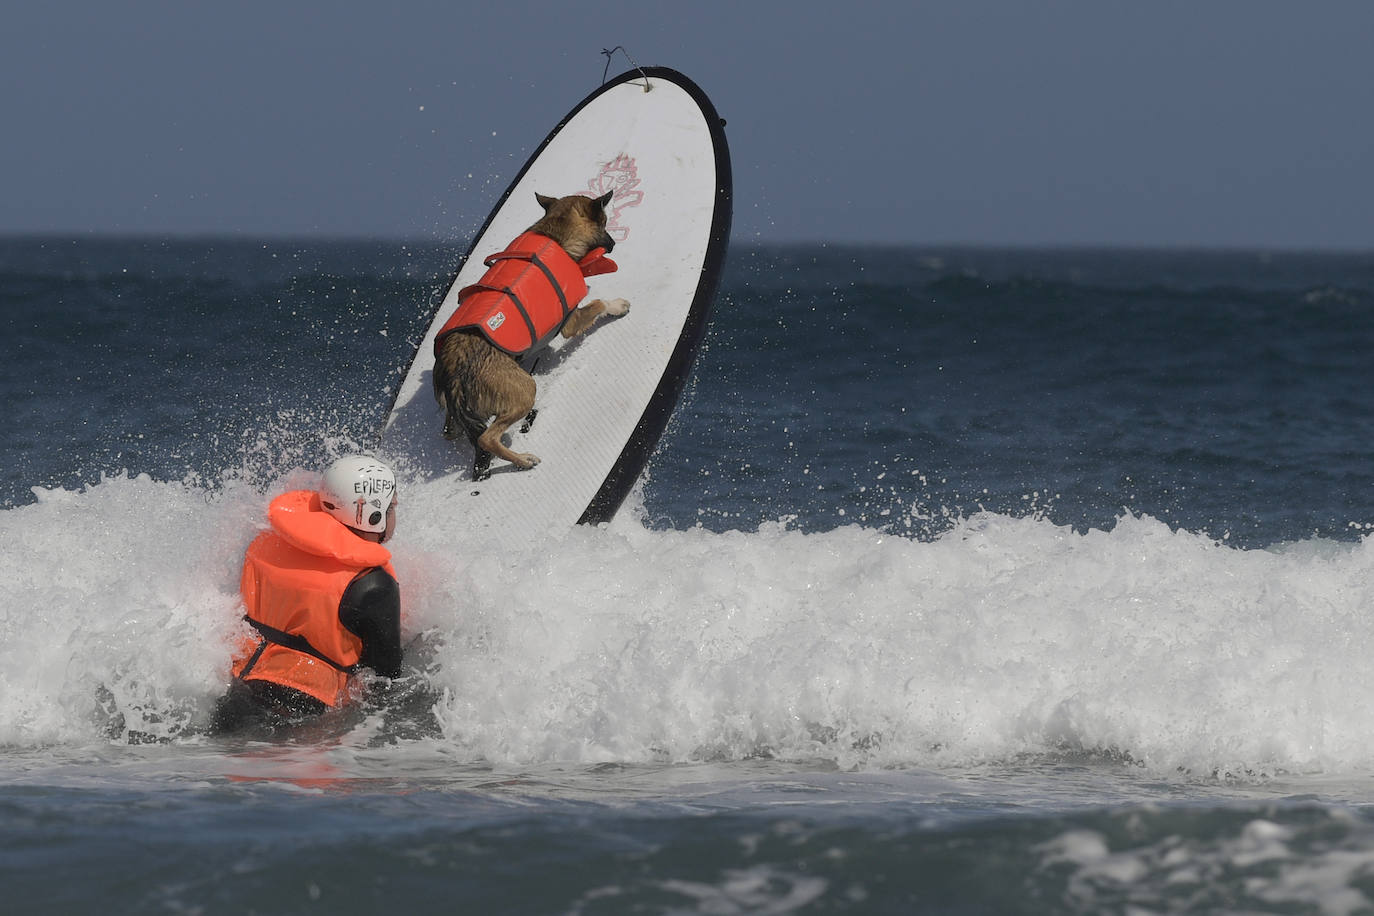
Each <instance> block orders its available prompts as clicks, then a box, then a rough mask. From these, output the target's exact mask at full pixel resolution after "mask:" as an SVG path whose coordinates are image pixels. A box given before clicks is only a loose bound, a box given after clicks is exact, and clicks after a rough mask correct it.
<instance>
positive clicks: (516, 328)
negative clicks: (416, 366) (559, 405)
mask: <svg viewBox="0 0 1374 916" xmlns="http://www.w3.org/2000/svg"><path fill="white" fill-rule="evenodd" d="M611 196H612V195H611V194H606V195H604V196H602V197H598V198H592V197H584V196H582V195H578V194H574V195H570V196H568V197H560V198H552V197H546V196H544V195H543V194H536V195H535V197H536V199H537V200H538V201H539V205H540V206H541V207H543V208H544V217H543V218H542V219H540V220H539V221H538V222H536V223H535V224H534V225H533V226H531V227H530V228H529V229H528V230H526V232H525V234H523V235H521V236H520V237H519V238H517V239H516V240H515V241H514V242H512V243H511V250H509V251H506V252H502V253H500V254H496V255H493V256H492V257H491V258H489V259H488V260H487V262H486V263H487V264H488V265H492V269H491V270H488V271H487V274H486V275H485V276H483V278H482V280H481V281H479V282H478V283H477V284H475V285H474V286H469V287H467V288H465V289H463V290H461V291H460V292H459V294H458V296H459V300H460V302H461V303H462V305H460V307H459V309H458V311H456V312H455V313H454V315H453V317H451V318H450V319H449V321H448V323H447V324H446V325H445V326H444V328H443V329H442V330H441V331H440V332H439V335H438V337H437V338H436V339H435V345H434V348H435V353H434V396H435V398H436V399H437V400H438V401H439V403H440V404H441V405H442V406H443V407H444V412H445V421H444V438H446V439H456V438H457V437H458V434H459V431H460V430H461V431H462V432H463V433H465V434H466V435H467V437H468V440H469V441H471V443H472V446H473V449H474V450H475V452H476V455H475V458H474V461H473V479H474V480H481V479H483V478H485V477H488V476H490V473H491V472H490V470H489V467H490V464H491V458H492V456H493V455H495V456H496V457H498V458H502V459H504V460H506V461H509V462H510V463H511V464H513V465H515V466H516V467H519V468H532V467H534V466H535V465H536V464H538V463H539V457H538V456H537V455H531V454H528V453H521V452H515V451H512V450H511V449H510V448H509V447H508V446H506V445H505V444H504V443H503V442H502V441H501V437H502V436H504V435H505V433H506V430H508V429H509V428H510V427H511V426H512V425H514V424H515V423H516V422H517V421H518V420H520V419H521V418H526V419H527V423H526V425H525V427H524V430H528V428H529V425H528V424H529V423H531V422H533V420H534V413H535V411H534V395H535V382H534V378H533V377H532V376H531V375H530V374H529V372H528V371H527V370H526V367H528V366H529V365H530V364H531V363H532V362H533V360H534V358H536V357H537V356H538V355H539V354H540V353H541V352H542V351H543V350H544V349H546V348H547V345H548V342H549V341H550V340H551V339H552V338H553V337H554V335H555V334H562V336H563V337H564V338H571V337H576V336H577V335H578V334H581V333H583V332H584V331H586V330H588V329H589V328H590V327H591V326H592V325H593V324H595V323H596V321H597V319H599V318H601V317H602V316H603V315H623V314H625V312H626V311H628V310H629V308H630V304H629V303H628V302H626V301H625V300H624V299H612V300H611V301H609V302H606V301H603V300H601V299H594V300H592V301H591V302H588V303H587V304H586V305H584V306H582V307H580V308H575V306H576V305H577V302H578V301H579V300H580V299H581V298H582V296H584V295H586V283H585V282H583V280H582V274H584V273H585V274H591V273H602V272H606V271H608V270H614V269H615V265H614V264H613V263H612V262H610V261H606V260H605V259H604V258H600V255H599V253H598V251H597V249H604V251H607V252H609V251H610V250H612V249H613V248H614V247H615V241H614V240H613V239H612V238H611V236H610V235H609V234H608V233H607V232H606V205H607V204H608V203H610V201H611ZM549 240H552V242H553V243H554V244H550V242H549ZM541 246H542V247H541ZM598 259H599V260H598ZM598 265H599V266H598ZM606 265H609V266H606ZM498 271H501V273H498ZM469 300H472V301H469Z"/></svg>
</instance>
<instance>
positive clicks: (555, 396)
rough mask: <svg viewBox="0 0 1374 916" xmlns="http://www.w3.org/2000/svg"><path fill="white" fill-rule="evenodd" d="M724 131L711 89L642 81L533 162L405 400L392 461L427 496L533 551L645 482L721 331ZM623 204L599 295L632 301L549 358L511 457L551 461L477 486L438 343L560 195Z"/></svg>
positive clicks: (392, 419) (462, 276)
mask: <svg viewBox="0 0 1374 916" xmlns="http://www.w3.org/2000/svg"><path fill="white" fill-rule="evenodd" d="M724 123H725V122H724V121H723V120H721V118H720V116H719V115H718V114H717V113H716V110H715V108H714V106H713V105H712V104H711V102H710V100H709V99H708V98H707V97H706V94H705V93H704V92H703V91H702V90H701V88H700V87H699V86H697V85H696V84H695V83H693V82H692V81H691V80H689V79H688V78H687V77H685V76H683V75H682V74H681V73H678V72H676V71H674V70H671V69H668V68H666V67H644V68H638V67H637V68H635V69H633V70H630V71H627V72H626V73H623V74H621V75H620V76H618V77H615V78H613V79H611V80H610V81H608V82H605V83H603V84H602V85H601V86H600V87H598V88H597V89H596V90H595V91H593V92H592V93H591V94H590V95H588V96H587V97H586V98H584V99H583V100H582V101H581V102H579V103H578V104H577V105H576V106H575V107H574V108H573V109H572V111H570V112H569V113H568V115H567V116H566V117H564V118H563V119H562V120H561V121H560V122H559V123H558V124H557V126H555V127H554V129H553V130H552V131H551V132H550V133H549V135H548V137H547V138H545V140H544V142H543V143H542V144H540V146H539V147H538V149H536V150H535V152H534V154H533V155H532V156H531V157H530V159H529V161H528V162H526V163H525V165H524V167H523V168H522V169H521V170H520V172H519V173H518V174H517V175H516V177H515V179H514V180H513V181H512V182H511V184H510V187H508V188H507V189H506V191H505V193H504V194H503V195H502V196H501V198H500V200H499V202H498V203H497V205H496V207H495V209H494V210H492V212H491V214H490V215H489V216H488V217H487V219H486V222H485V223H484V224H483V225H482V227H481V229H480V230H479V231H478V232H477V234H476V236H475V237H474V240H473V243H472V245H471V247H470V248H469V249H468V251H467V254H466V255H465V256H464V257H463V259H462V261H461V262H460V263H459V266H458V269H457V274H456V275H455V276H454V278H453V280H452V282H451V283H450V284H449V286H448V292H447V294H446V295H445V297H444V299H443V301H442V302H441V303H440V304H439V306H438V307H437V308H436V309H435V310H434V312H433V313H432V314H431V316H430V321H429V329H428V332H427V333H426V335H425V336H424V338H423V339H422V340H420V342H419V344H418V346H417V347H416V351H415V354H414V356H413V358H412V359H411V362H410V365H409V367H408V369H407V370H406V372H405V374H404V378H403V379H402V381H401V383H400V385H399V386H398V388H397V389H396V393H395V396H394V398H393V400H392V404H391V407H390V408H389V409H388V411H387V414H386V417H385V419H384V421H383V424H382V429H381V432H380V436H379V445H378V453H379V455H380V456H381V457H383V458H386V459H387V460H389V461H391V462H392V464H393V465H394V466H395V467H396V470H397V472H398V473H399V474H401V475H402V477H403V479H408V480H411V481H414V482H416V483H418V484H421V485H423V487H424V494H423V495H424V498H425V499H426V500H439V501H442V502H443V503H444V504H445V509H446V510H451V512H452V515H453V518H454V519H455V524H462V525H464V526H466V527H467V528H468V529H469V530H473V531H481V532H483V533H484V535H485V536H487V537H490V538H493V539H495V540H498V541H502V542H516V543H528V542H530V541H531V540H537V539H541V538H543V537H546V536H549V535H556V534H557V533H558V532H560V531H566V530H568V529H570V528H571V526H573V525H575V524H598V523H601V522H605V521H608V520H610V519H611V518H612V517H613V516H614V515H615V513H616V511H617V510H618V509H619V507H620V506H621V504H622V503H623V502H624V500H625V498H626V496H628V495H629V493H630V490H631V489H632V487H633V486H634V484H635V481H636V480H637V479H638V478H639V476H640V474H641V473H643V471H644V468H645V466H646V465H647V464H648V461H649V458H650V456H651V454H652V453H653V450H654V448H655V447H656V445H657V444H658V441H659V438H660V437H661V436H662V434H663V431H664V429H665V428H666V427H667V425H668V421H669V418H670V416H671V414H672V411H673V409H674V407H675V406H676V405H677V403H678V399H679V397H680V395H681V393H682V389H683V386H684V385H685V384H686V382H687V379H688V376H689V373H690V371H691V367H692V363H693V360H694V358H695V357H696V353H697V350H698V348H699V346H700V344H701V340H702V337H703V336H704V334H705V330H706V325H707V320H708V317H709V313H710V310H711V306H712V302H713V301H714V299H715V294H716V289H717V286H718V283H719V279H720V272H721V269H722V266H723V263H724V260H725V253H726V248H727V245H728V242H729V235H730V220H731V194H732V187H731V173H730V156H729V149H728V147H727V145H726V141H725V131H724ZM607 192H613V196H612V198H611V201H610V203H609V204H608V205H607V207H606V213H607V217H608V221H607V227H606V228H607V231H608V232H609V233H610V234H611V236H612V238H614V239H615V242H616V244H615V249H614V251H613V252H612V259H613V260H614V261H615V262H616V264H617V265H619V269H618V270H617V271H616V272H614V273H608V274H604V275H600V276H594V277H590V278H588V281H587V282H588V286H589V287H590V292H589V294H588V296H587V298H586V300H584V301H590V300H591V299H594V298H601V299H616V298H623V299H627V300H629V302H630V310H629V312H628V313H627V314H625V315H624V316H621V317H616V318H603V319H602V320H601V321H600V322H598V323H597V325H596V326H595V327H593V328H592V329H591V330H590V331H588V332H587V333H585V334H583V335H580V336H578V337H576V338H574V339H573V340H571V341H564V340H563V339H562V338H561V337H558V338H556V342H555V344H554V348H553V350H552V351H551V352H550V353H548V354H546V355H545V356H544V357H543V358H541V360H540V362H539V363H538V365H537V366H536V367H535V368H534V371H533V375H534V378H535V381H536V384H537V386H538V392H537V394H536V398H535V409H536V411H537V417H536V419H535V421H534V422H533V424H532V425H531V426H530V427H529V428H528V429H527V430H521V428H520V427H519V426H516V427H512V429H511V432H510V434H509V436H508V438H509V442H510V446H511V448H513V449H514V450H515V451H518V452H532V453H534V454H536V455H538V456H539V458H540V464H538V465H536V466H535V467H534V468H531V469H530V470H520V469H517V468H515V467H513V466H511V465H508V464H506V463H505V462H503V461H501V460H500V459H496V460H494V461H493V463H492V467H491V476H490V477H488V478H486V479H484V480H480V481H474V480H473V475H472V464H473V453H472V448H471V446H470V445H469V444H468V442H467V440H466V438H463V439H462V440H461V441H458V442H452V441H448V440H445V439H444V438H443V436H442V430H443V426H444V413H443V410H442V408H441V407H440V405H439V404H438V402H437V401H436V400H435V398H434V393H433V381H432V379H433V365H434V338H435V335H436V333H437V332H438V331H439V329H440V328H441V327H442V326H443V324H444V322H445V321H447V319H448V317H449V315H451V314H452V312H453V310H454V309H455V308H457V305H458V291H459V290H460V289H462V288H463V287H465V286H467V285H469V284H471V283H473V282H475V281H476V280H477V279H478V278H479V277H481V275H482V274H483V273H484V272H485V270H486V267H485V265H484V264H483V261H484V260H485V259H486V258H487V257H489V256H491V255H492V254H495V253H497V252H499V251H502V250H504V248H505V247H506V245H507V244H508V243H509V242H510V241H511V240H513V239H514V238H515V237H516V236H518V235H519V234H520V233H521V232H523V231H525V230H526V229H528V228H529V227H530V226H531V225H532V224H533V223H534V222H535V221H536V220H538V219H539V218H540V216H542V215H543V210H542V208H541V207H540V206H539V204H538V202H537V200H536V193H538V194H544V195H546V196H550V197H562V196H565V195H568V194H579V193H580V194H587V195H589V196H593V197H600V196H602V195H603V194H605V193H607Z"/></svg>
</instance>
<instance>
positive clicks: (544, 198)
mask: <svg viewBox="0 0 1374 916" xmlns="http://www.w3.org/2000/svg"><path fill="white" fill-rule="evenodd" d="M534 199H535V200H537V201H539V206H541V207H543V208H544V212H545V213H547V212H549V207H552V206H553V205H554V204H556V203H558V198H557V197H549V196H548V195H547V194H540V193H539V192H538V191H535V192H534Z"/></svg>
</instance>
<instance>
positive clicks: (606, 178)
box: [586, 153, 644, 242]
mask: <svg viewBox="0 0 1374 916" xmlns="http://www.w3.org/2000/svg"><path fill="white" fill-rule="evenodd" d="M638 187H639V166H638V165H636V164H635V160H634V157H633V156H630V155H629V154H628V153H621V154H620V155H619V156H616V157H615V158H614V159H612V160H611V161H610V162H608V163H606V164H605V165H603V166H602V167H601V171H600V172H598V173H597V175H596V177H595V178H593V179H592V180H591V181H589V182H587V191H586V193H587V196H588V197H600V196H601V195H603V194H605V193H606V192H607V191H611V192H613V193H614V196H612V197H611V203H610V206H609V207H607V208H606V231H607V232H608V233H610V236H611V238H613V239H615V240H616V241H617V242H623V241H625V239H627V238H629V237H630V227H629V226H627V225H625V223H623V222H621V219H620V216H621V211H622V210H626V209H629V208H630V207H638V206H639V205H640V203H641V202H642V201H643V200H644V192H643V191H640V190H637V189H638Z"/></svg>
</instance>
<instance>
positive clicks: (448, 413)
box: [443, 394, 488, 448]
mask: <svg viewBox="0 0 1374 916" xmlns="http://www.w3.org/2000/svg"><path fill="white" fill-rule="evenodd" d="M443 397H444V438H445V439H448V440H449V441H452V440H454V439H457V438H458V433H459V432H460V431H461V432H462V433H463V434H465V435H466V436H467V437H468V441H469V442H471V443H472V447H473V448H477V437H478V436H480V435H482V433H484V432H486V431H487V419H488V418H487V417H479V416H477V414H475V413H473V412H472V410H470V409H468V408H467V407H466V406H465V404H463V403H459V404H455V403H454V402H453V398H451V397H449V396H448V395H447V394H445V395H444V396H443Z"/></svg>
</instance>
